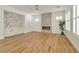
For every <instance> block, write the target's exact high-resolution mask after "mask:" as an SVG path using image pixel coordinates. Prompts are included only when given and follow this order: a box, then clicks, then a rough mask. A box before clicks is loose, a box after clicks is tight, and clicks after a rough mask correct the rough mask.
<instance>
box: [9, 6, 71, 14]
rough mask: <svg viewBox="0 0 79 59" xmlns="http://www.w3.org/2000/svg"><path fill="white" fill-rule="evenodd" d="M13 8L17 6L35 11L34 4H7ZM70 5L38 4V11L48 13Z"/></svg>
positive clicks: (23, 9) (30, 11) (26, 10)
mask: <svg viewBox="0 0 79 59" xmlns="http://www.w3.org/2000/svg"><path fill="white" fill-rule="evenodd" d="M9 6H11V7H13V8H17V9H19V10H21V11H23V12H26V13H33V12H34V11H35V6H36V5H9ZM70 7H71V5H38V11H39V13H48V12H55V11H62V10H65V9H67V8H70Z"/></svg>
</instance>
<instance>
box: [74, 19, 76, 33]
mask: <svg viewBox="0 0 79 59" xmlns="http://www.w3.org/2000/svg"><path fill="white" fill-rule="evenodd" d="M75 26H76V23H75V19H73V32H74V33H76V30H75V28H76V27H75Z"/></svg>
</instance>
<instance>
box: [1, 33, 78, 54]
mask: <svg viewBox="0 0 79 59" xmlns="http://www.w3.org/2000/svg"><path fill="white" fill-rule="evenodd" d="M0 52H6V53H26V52H27V53H70V52H72V53H73V52H77V51H76V49H75V48H74V46H73V45H72V44H71V43H70V42H69V40H68V39H67V38H66V37H65V36H62V35H58V34H50V33H43V32H29V33H26V34H20V35H16V36H12V37H8V38H5V39H3V40H0Z"/></svg>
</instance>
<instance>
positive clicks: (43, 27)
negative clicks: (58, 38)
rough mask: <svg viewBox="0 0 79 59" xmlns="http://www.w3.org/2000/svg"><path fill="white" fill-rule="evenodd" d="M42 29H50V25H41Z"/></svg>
mask: <svg viewBox="0 0 79 59" xmlns="http://www.w3.org/2000/svg"><path fill="white" fill-rule="evenodd" d="M42 30H51V28H50V26H42Z"/></svg>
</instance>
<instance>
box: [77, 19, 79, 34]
mask: <svg viewBox="0 0 79 59" xmlns="http://www.w3.org/2000/svg"><path fill="white" fill-rule="evenodd" d="M77 34H78V35H79V18H77Z"/></svg>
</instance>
